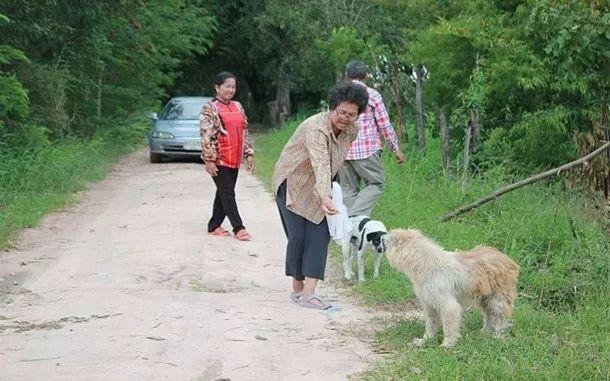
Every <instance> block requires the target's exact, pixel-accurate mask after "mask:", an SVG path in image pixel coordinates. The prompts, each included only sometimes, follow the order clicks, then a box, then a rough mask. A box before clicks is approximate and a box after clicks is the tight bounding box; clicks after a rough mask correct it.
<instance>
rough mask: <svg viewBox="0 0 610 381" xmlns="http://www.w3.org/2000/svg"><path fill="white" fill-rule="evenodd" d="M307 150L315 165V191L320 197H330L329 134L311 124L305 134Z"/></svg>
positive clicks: (312, 163) (312, 164)
mask: <svg viewBox="0 0 610 381" xmlns="http://www.w3.org/2000/svg"><path fill="white" fill-rule="evenodd" d="M305 140H306V147H307V152H308V154H309V160H310V161H311V166H312V167H313V172H314V176H315V178H316V184H315V186H314V192H315V193H316V194H317V195H318V196H319V197H320V198H325V197H327V198H330V194H331V189H330V177H331V173H330V153H329V151H328V135H326V134H325V133H324V132H323V131H321V130H319V129H317V128H313V126H311V127H310V128H308V129H307V131H306V134H305Z"/></svg>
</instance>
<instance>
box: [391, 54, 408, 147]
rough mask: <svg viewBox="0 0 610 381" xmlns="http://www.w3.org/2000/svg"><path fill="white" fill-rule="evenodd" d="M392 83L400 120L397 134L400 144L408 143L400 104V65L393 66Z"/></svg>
mask: <svg viewBox="0 0 610 381" xmlns="http://www.w3.org/2000/svg"><path fill="white" fill-rule="evenodd" d="M392 82H393V84H394V86H393V89H394V104H395V105H396V114H397V115H396V116H397V118H398V120H397V121H396V132H397V135H398V141H399V142H402V141H404V142H407V141H408V139H407V135H406V134H405V130H404V128H403V121H404V119H403V116H402V106H401V102H400V98H401V93H400V82H399V77H398V63H396V62H394V63H393V64H392Z"/></svg>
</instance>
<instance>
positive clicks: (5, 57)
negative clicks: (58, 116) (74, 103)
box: [0, 13, 30, 143]
mask: <svg viewBox="0 0 610 381" xmlns="http://www.w3.org/2000/svg"><path fill="white" fill-rule="evenodd" d="M9 21H10V20H9V18H8V17H6V16H5V15H3V14H2V13H0V25H2V24H4V23H8V22H9ZM14 61H24V62H27V57H26V56H25V54H23V52H22V51H21V50H18V49H15V48H13V47H11V46H8V45H0V143H1V138H2V136H3V135H5V134H6V133H7V131H6V130H5V128H6V124H7V123H11V122H15V123H19V122H23V121H24V120H25V119H26V118H27V116H28V113H29V111H30V110H29V102H28V96H27V92H26V91H25V89H24V88H23V86H22V85H21V83H20V82H19V80H18V79H17V78H16V77H15V75H13V74H8V73H5V72H4V71H3V70H1V68H2V65H7V64H10V63H12V62H14Z"/></svg>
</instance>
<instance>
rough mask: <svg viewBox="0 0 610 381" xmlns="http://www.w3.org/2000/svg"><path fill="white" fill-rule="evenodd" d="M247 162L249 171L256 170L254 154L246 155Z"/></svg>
mask: <svg viewBox="0 0 610 381" xmlns="http://www.w3.org/2000/svg"><path fill="white" fill-rule="evenodd" d="M246 164H247V167H246V168H248V171H250V172H254V160H253V159H252V156H247V157H246Z"/></svg>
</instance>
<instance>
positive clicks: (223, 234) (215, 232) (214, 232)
mask: <svg viewBox="0 0 610 381" xmlns="http://www.w3.org/2000/svg"><path fill="white" fill-rule="evenodd" d="M208 234H209V235H215V236H218V237H228V236H230V235H231V233H229V232H228V231H226V230H225V229H223V228H222V227H220V226H219V227H217V228H216V229H214V230H212V231H211V232H208Z"/></svg>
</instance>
